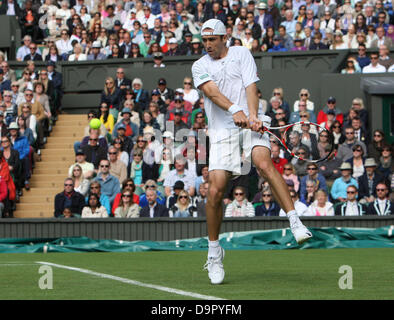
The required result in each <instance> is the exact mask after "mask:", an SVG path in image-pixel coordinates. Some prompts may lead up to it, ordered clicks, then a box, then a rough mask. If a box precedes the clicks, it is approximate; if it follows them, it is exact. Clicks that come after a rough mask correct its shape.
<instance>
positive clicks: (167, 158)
mask: <svg viewBox="0 0 394 320" xmlns="http://www.w3.org/2000/svg"><path fill="white" fill-rule="evenodd" d="M166 132H167V131H166ZM166 132H164V134H163V139H164V140H166ZM168 133H170V132H169V131H168V132H167V135H168ZM171 135H172V134H171ZM167 138H168V136H167ZM173 163H174V161H173V156H172V152H171V149H169V148H167V147H165V148H164V149H163V151H162V159H161V160H160V164H159V178H158V179H157V184H158V185H159V186H163V183H164V180H165V179H166V177H167V175H168V173H169V172H170V171H171V170H172V169H174V165H173Z"/></svg>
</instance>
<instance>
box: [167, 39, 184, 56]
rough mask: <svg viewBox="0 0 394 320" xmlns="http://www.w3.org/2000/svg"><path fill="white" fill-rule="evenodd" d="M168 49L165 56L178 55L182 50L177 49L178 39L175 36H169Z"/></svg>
mask: <svg viewBox="0 0 394 320" xmlns="http://www.w3.org/2000/svg"><path fill="white" fill-rule="evenodd" d="M168 45H169V47H170V48H169V50H168V51H167V52H166V53H165V55H166V56H180V55H182V51H181V50H180V49H179V46H178V41H177V40H176V38H171V39H170V41H169V42H168Z"/></svg>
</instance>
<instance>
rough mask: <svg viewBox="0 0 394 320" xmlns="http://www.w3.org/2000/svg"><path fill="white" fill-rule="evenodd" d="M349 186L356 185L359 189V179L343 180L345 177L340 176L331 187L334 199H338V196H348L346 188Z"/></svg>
mask: <svg viewBox="0 0 394 320" xmlns="http://www.w3.org/2000/svg"><path fill="white" fill-rule="evenodd" d="M348 186H356V187H357V190H358V183H357V180H356V179H354V178H350V180H349V181H348V182H345V181H343V177H339V178H337V179H335V181H334V183H333V185H332V187H331V196H332V199H334V200H338V198H344V199H346V198H347V193H346V191H347V190H346V189H347V187H348Z"/></svg>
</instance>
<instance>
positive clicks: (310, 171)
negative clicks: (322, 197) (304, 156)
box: [300, 163, 328, 203]
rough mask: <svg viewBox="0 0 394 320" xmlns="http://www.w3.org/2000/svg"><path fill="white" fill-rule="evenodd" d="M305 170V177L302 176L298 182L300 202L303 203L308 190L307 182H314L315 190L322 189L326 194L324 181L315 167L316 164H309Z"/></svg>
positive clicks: (326, 189)
mask: <svg viewBox="0 0 394 320" xmlns="http://www.w3.org/2000/svg"><path fill="white" fill-rule="evenodd" d="M306 170H307V175H306V176H304V177H303V178H302V179H301V182H300V200H301V201H302V202H304V203H305V200H306V198H307V195H308V190H307V182H308V181H314V182H315V184H316V187H317V189H316V190H318V189H322V190H324V191H325V192H328V188H327V184H326V179H325V178H324V176H323V175H322V174H321V173H320V172H319V167H318V166H317V165H316V163H309V164H308V166H307V168H306ZM312 201H313V199H312Z"/></svg>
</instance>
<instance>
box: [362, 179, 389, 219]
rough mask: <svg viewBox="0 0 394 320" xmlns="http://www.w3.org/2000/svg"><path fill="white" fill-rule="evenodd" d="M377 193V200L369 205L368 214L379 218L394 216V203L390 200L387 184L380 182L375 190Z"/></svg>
mask: <svg viewBox="0 0 394 320" xmlns="http://www.w3.org/2000/svg"><path fill="white" fill-rule="evenodd" d="M375 193H376V195H377V199H375V201H374V202H371V203H370V204H369V205H368V208H367V214H369V215H378V216H387V215H389V214H394V202H393V201H390V200H389V194H390V190H389V187H388V186H387V185H386V184H385V183H383V182H380V183H378V185H377V186H376V188H375Z"/></svg>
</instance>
